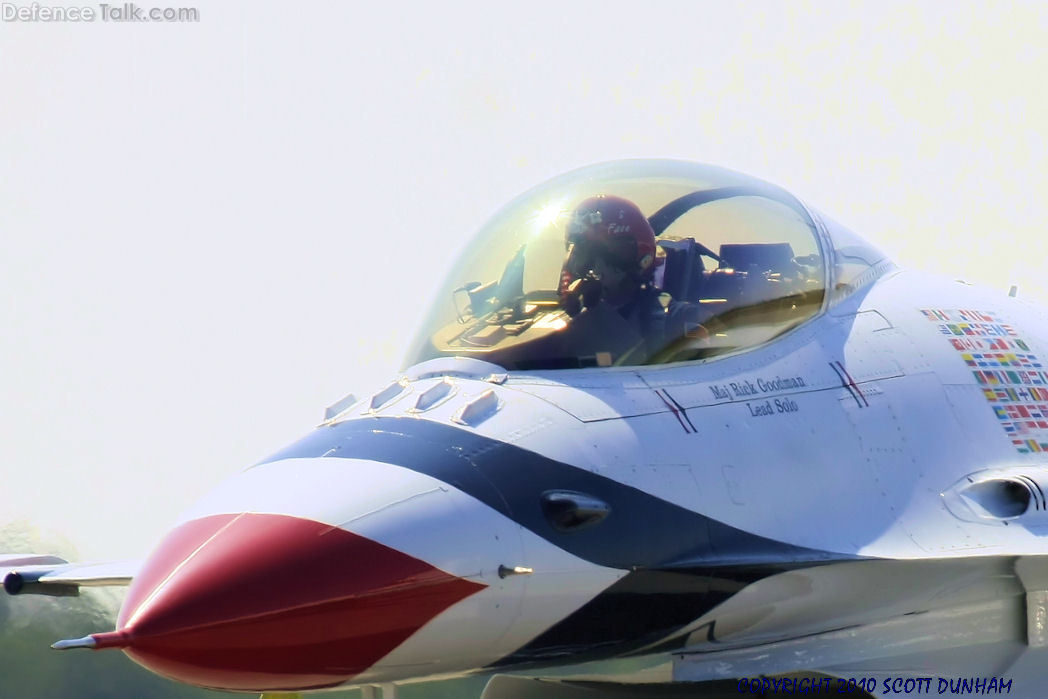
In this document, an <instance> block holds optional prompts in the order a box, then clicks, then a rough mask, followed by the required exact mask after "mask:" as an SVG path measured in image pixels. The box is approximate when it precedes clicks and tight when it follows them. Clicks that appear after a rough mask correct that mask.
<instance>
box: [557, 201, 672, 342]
mask: <svg viewBox="0 0 1048 699" xmlns="http://www.w3.org/2000/svg"><path fill="white" fill-rule="evenodd" d="M565 244H566V246H567V250H568V252H567V257H566V259H565V261H564V267H563V270H562V274H561V297H562V303H563V305H564V308H565V309H566V310H567V312H568V314H569V315H572V316H578V314H579V313H581V311H582V309H583V308H586V309H587V310H588V311H589V310H592V311H594V312H596V311H597V310H598V309H601V308H602V307H603V309H606V308H608V307H610V308H611V309H614V310H615V311H616V312H617V314H618V315H619V316H620V317H621V318H622V319H623V320H624V321H626V322H625V323H624V324H622V326H621V330H613V332H618V334H620V335H621V334H624V333H629V334H631V335H632V336H633V338H635V340H636V342H634V343H633V344H634V345H635V346H634V347H633V348H632V349H631V351H630V354H631V356H630V357H629V359H628V361H629V363H642V362H643V361H645V360H646V359H647V358H649V357H651V356H652V355H654V354H655V353H656V352H658V350H660V349H662V348H663V347H664V346H665V345H666V343H667V342H668V341H669V340H672V339H673V337H675V336H676V335H677V333H675V332H673V331H672V330H671V328H673V327H676V325H677V324H679V322H680V323H682V322H683V321H679V322H678V320H677V319H679V318H682V317H683V316H682V311H683V310H684V309H683V308H682V304H677V303H670V304H669V306H664V305H663V304H662V303H661V302H660V300H659V294H660V292H659V290H658V289H657V288H656V286H655V284H654V281H653V277H654V274H655V269H656V247H655V231H654V230H652V227H651V224H650V223H648V219H647V218H646V217H645V216H644V214H643V213H641V210H640V209H639V208H638V207H637V205H636V204H634V203H633V202H631V201H629V200H628V199H623V198H622V197H617V196H613V195H599V196H595V197H591V198H589V199H586V200H585V201H583V202H582V203H580V204H579V205H578V206H577V207H575V210H574V212H573V213H572V215H571V218H570V220H569V222H568V228H567V231H566V235H565ZM683 305H690V304H683ZM603 309H602V310H603ZM602 327H605V328H608V327H613V326H611V325H609V324H607V323H605V324H603V326H602ZM630 331H632V332H630Z"/></svg>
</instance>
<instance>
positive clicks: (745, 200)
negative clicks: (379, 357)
mask: <svg viewBox="0 0 1048 699" xmlns="http://www.w3.org/2000/svg"><path fill="white" fill-rule="evenodd" d="M594 197H597V198H598V199H594ZM615 207H618V208H615ZM636 209H639V212H640V214H637V213H636ZM631 212H632V213H631ZM645 219H646V221H645ZM652 238H653V240H652ZM829 246H830V245H829V242H828V240H826V239H824V238H823V237H822V236H821V235H820V232H819V228H818V226H817V225H816V223H815V221H814V220H813V219H812V217H811V215H810V214H809V213H808V211H807V210H806V209H805V207H804V206H803V205H801V204H800V202H798V201H797V200H796V199H795V198H794V197H793V196H792V195H790V194H789V193H787V192H785V191H784V190H782V189H780V188H778V187H775V186H773V185H770V184H767V183H765V182H761V181H760V180H756V179H754V178H751V177H748V176H745V175H742V174H739V173H735V172H732V171H730V170H725V169H722V168H717V167H713V166H709V165H700V164H694V163H686V162H680V161H664V160H631V161H619V162H612V163H603V164H599V165H594V166H590V167H587V168H583V169H581V170H576V171H574V172H570V173H568V174H566V175H562V176H560V177H557V178H555V179H553V180H550V181H548V182H546V183H544V184H542V185H539V186H538V187H536V188H534V189H532V190H530V191H528V192H526V193H525V194H523V195H521V196H520V197H518V198H516V199H515V200H513V201H512V202H510V203H509V204H508V205H507V206H506V207H505V208H503V209H502V210H501V211H499V212H498V213H497V214H495V216H494V217H493V218H492V219H491V220H490V221H489V222H488V223H487V224H485V225H484V226H483V227H482V228H481V229H480V231H479V232H478V233H477V235H476V236H475V237H474V238H473V240H472V241H471V242H470V244H469V245H468V246H467V247H466V248H465V250H464V251H463V252H462V254H461V256H460V258H459V260H458V261H457V262H456V263H455V265H454V266H453V267H452V269H451V271H450V273H449V274H448V277H447V279H446V281H445V283H444V285H443V287H442V288H441V289H440V291H439V292H438V293H437V295H436V297H435V299H434V301H433V305H432V307H431V309H430V311H429V314H428V316H427V317H426V320H425V321H424V324H423V326H422V328H421V329H420V331H419V333H418V335H417V336H416V338H415V341H414V342H413V345H412V347H411V348H410V350H409V352H408V355H407V357H406V360H407V362H406V363H407V364H408V365H411V364H416V363H418V362H422V361H425V360H429V359H434V358H437V357H447V356H464V357H474V358H478V359H483V360H486V361H489V362H492V363H494V364H498V365H500V366H503V367H505V368H506V369H508V370H511V371H523V370H529V369H562V368H582V367H593V366H601V367H604V366H635V365H644V364H662V363H670V362H680V361H694V360H705V359H708V358H711V357H716V356H719V355H723V354H726V353H733V352H736V351H740V350H744V349H747V348H751V347H755V346H757V345H761V344H763V343H765V342H767V341H769V340H771V339H772V338H774V337H776V336H777V335H780V334H782V333H784V332H786V331H787V330H789V329H791V328H793V327H795V326H797V325H799V324H800V323H803V322H804V321H805V320H807V319H809V318H811V317H812V316H813V315H815V314H817V313H819V312H820V311H821V309H822V307H823V301H824V298H825V296H826V289H827V280H826V274H827V269H828V268H829V267H830V265H829V264H827V262H826V261H827V258H828V255H829V254H830V253H829V251H827V249H826V248H827V247H829ZM869 257H871V258H872V257H878V255H876V254H873V255H870V256H869Z"/></svg>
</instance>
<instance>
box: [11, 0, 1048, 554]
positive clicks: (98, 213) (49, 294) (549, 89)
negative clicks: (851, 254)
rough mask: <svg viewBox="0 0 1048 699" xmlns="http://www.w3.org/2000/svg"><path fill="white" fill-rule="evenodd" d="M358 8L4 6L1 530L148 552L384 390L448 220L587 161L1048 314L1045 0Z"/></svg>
mask: <svg viewBox="0 0 1048 699" xmlns="http://www.w3.org/2000/svg"><path fill="white" fill-rule="evenodd" d="M190 2H192V0H190ZM15 4H22V5H25V4H26V3H15ZM175 4H177V5H180V6H187V5H189V4H190V3H189V2H179V3H175ZM369 5H372V6H367V7H366V6H364V4H363V3H330V4H310V5H308V6H300V5H295V4H292V3H286V2H284V3H279V4H277V3H262V2H251V3H233V2H221V3H217V2H215V3H210V2H208V3H194V6H195V7H198V8H199V10H200V21H199V22H198V23H192V24H130V23H113V22H101V21H96V22H93V23H77V24H73V23H64V24H63V23H47V24H44V23H12V22H0V295H2V299H3V303H2V304H0V328H2V330H0V380H2V385H3V389H2V392H0V420H2V425H3V427H2V429H0V474H2V476H3V480H2V485H0V521H2V520H7V519H10V518H13V517H28V518H29V519H31V520H32V521H34V522H36V523H39V524H40V525H42V526H45V527H49V528H53V529H56V530H58V531H60V532H63V533H64V534H66V535H67V536H69V537H70V538H71V539H72V540H73V541H74V542H75V543H76V544H77V545H78V546H79V547H80V549H81V552H82V553H83V554H85V555H86V556H88V557H93V558H107V557H124V556H134V555H138V554H140V553H143V552H144V551H145V550H146V549H147V547H148V546H149V545H150V544H151V543H152V542H153V541H154V540H155V539H156V538H157V537H158V536H159V535H160V534H161V533H162V532H163V531H164V529H165V528H166V527H167V525H168V524H169V523H170V522H171V521H172V519H173V518H174V517H175V516H176V515H177V513H178V512H179V511H180V510H182V509H183V508H185V507H187V506H188V505H189V504H190V503H191V501H192V500H193V499H194V498H195V497H196V496H197V495H199V494H200V493H202V492H203V491H204V490H205V489H207V488H208V487H209V486H210V485H212V484H214V483H215V482H216V481H217V480H218V479H219V478H221V477H224V476H225V475H227V474H229V473H231V472H233V471H234V470H236V469H238V468H240V467H243V466H245V465H247V464H249V463H252V462H253V461H255V460H257V459H259V458H261V457H263V456H265V455H266V454H268V453H269V452H271V451H274V450H275V449H276V448H277V447H279V446H281V445H282V444H283V443H285V442H287V441H290V440H291V439H293V438H295V437H296V436H298V435H300V434H302V433H304V432H305V431H307V430H308V429H310V428H311V427H312V426H313V425H314V424H315V423H316V422H317V421H318V420H319V418H320V417H321V414H322V411H323V408H324V406H325V405H327V404H329V403H331V402H334V401H335V400H337V399H338V398H340V397H341V396H342V395H344V394H345V393H347V392H356V393H358V395H359V394H360V393H362V392H363V391H365V390H366V389H367V388H368V387H371V386H374V385H375V384H377V383H381V382H383V381H384V380H386V379H388V378H391V377H392V375H393V372H394V371H395V370H396V367H397V365H398V364H399V359H400V356H401V353H402V350H403V347H404V345H405V344H406V342H407V340H408V338H409V337H410V335H411V333H412V330H413V328H414V325H415V323H416V321H417V318H418V316H419V314H420V313H421V311H422V309H423V308H424V307H425V306H426V304H427V303H428V301H429V296H430V294H431V293H432V290H433V289H434V288H435V287H436V285H437V283H438V282H439V280H440V278H441V276H442V273H443V271H444V270H445V268H446V266H447V264H448V262H449V260H450V259H452V257H453V256H454V254H455V253H456V251H457V250H458V249H459V248H460V246H462V245H463V244H464V242H465V241H466V240H467V239H468V237H469V235H470V234H471V232H472V231H473V230H474V229H475V228H477V227H478V226H479V224H480V223H482V222H483V220H484V219H486V218H487V217H488V215H489V214H490V213H492V212H493V211H494V210H495V209H497V208H498V207H499V206H501V204H503V203H504V202H505V201H506V200H508V199H510V198H511V197H513V196H515V195H516V194H517V193H519V192H521V191H523V190H524V189H526V188H528V187H530V186H532V185H533V184H536V183H538V182H539V181H541V180H544V179H546V178H548V177H550V176H552V175H555V174H557V173H559V172H562V171H565V170H569V169H572V168H575V167H578V166H582V165H585V164H589V163H592V162H595V161H601V160H608V159H614V158H621V157H637V156H659V157H674V158H682V159H689V160H698V161H704V162H711V163H717V164H720V165H724V166H726V167H730V168H734V169H737V170H741V171H744V172H747V173H749V174H753V175H756V176H758V177H762V178H764V179H767V180H770V181H772V182H775V183H777V184H781V185H783V186H785V187H787V188H788V189H791V190H793V191H794V192H795V193H796V194H798V196H800V197H801V198H802V199H804V200H805V201H807V202H808V203H810V204H812V205H813V206H815V207H816V208H819V209H821V210H822V211H824V212H826V213H828V214H830V215H831V216H833V217H835V218H837V219H838V220H840V221H842V222H843V223H845V224H847V225H849V226H851V227H852V228H854V229H855V230H856V231H858V232H860V233H862V234H864V235H866V236H868V237H869V238H871V239H873V240H875V241H876V242H877V243H879V244H880V245H881V246H882V247H883V248H885V249H886V250H888V251H889V252H890V253H891V254H893V255H894V257H895V258H896V259H897V260H898V261H899V262H900V263H902V264H904V265H907V266H911V267H920V268H924V269H928V270H931V271H936V272H940V273H945V274H949V275H952V276H955V277H964V278H967V279H969V280H970V281H976V282H982V283H987V284H990V285H993V286H996V287H998V288H1001V289H1007V287H1008V285H1010V284H1012V283H1017V284H1019V286H1020V290H1021V291H1020V294H1021V295H1023V296H1026V297H1029V298H1042V299H1048V282H1046V281H1045V280H1044V279H1043V276H1044V275H1043V269H1044V265H1045V260H1046V259H1048V258H1046V251H1048V250H1046V248H1048V243H1046V242H1045V240H1046V236H1045V234H1044V232H1043V228H1044V224H1045V221H1046V220H1048V211H1046V208H1048V207H1046V204H1045V196H1044V193H1045V192H1046V191H1048V173H1046V172H1045V169H1044V163H1045V155H1046V147H1045V129H1046V124H1048V96H1046V91H1045V90H1044V76H1045V75H1048V49H1046V48H1045V46H1046V42H1045V37H1046V36H1048V26H1046V25H1048V6H1044V4H1043V3H1028V4H1003V3H988V2H987V3H979V4H964V3H956V2H951V3H942V2H925V3H915V2H914V1H913V0H907V1H906V2H895V3H891V2H877V3H865V4H862V5H849V6H845V5H844V4H843V3H839V2H829V1H827V2H821V3H801V2H795V1H791V2H744V3H736V4H732V3H725V2H720V1H718V2H695V1H689V2H664V3H660V2H652V1H650V0H649V1H647V2H628V3H627V2H614V3H612V2H591V3H561V2H558V3H535V2H527V3H491V2H486V3H475V4H458V3H427V4H425V5H423V4H422V3H419V4H418V6H414V5H412V4H407V5H405V4H404V3H395V4H393V5H392V6H390V7H389V8H388V9H386V8H383V7H378V6H377V5H378V4H377V3H369ZM143 6H144V7H152V6H154V5H152V4H150V3H144V4H143ZM158 6H159V5H158Z"/></svg>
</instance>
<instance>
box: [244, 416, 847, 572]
mask: <svg viewBox="0 0 1048 699" xmlns="http://www.w3.org/2000/svg"><path fill="white" fill-rule="evenodd" d="M320 456H325V457H335V458H347V459H368V460H372V461H379V462H383V463H389V464H394V465H396V466H401V467H403V468H408V469H411V470H413V471H416V472H418V473H423V474H426V475H428V476H431V477H433V478H436V479H437V480H440V481H443V482H444V483H447V484H448V485H450V486H453V487H455V488H457V489H459V490H461V491H463V492H465V493H467V494H469V495H471V496H472V497H474V498H476V499H477V500H480V501H481V502H483V503H484V504H485V505H487V506H488V507H491V508H492V509H494V510H496V511H498V512H500V513H501V514H503V515H505V516H506V517H508V518H510V519H512V520H513V521H515V522H517V523H518V524H520V525H521V526H523V527H525V528H527V529H528V530H530V531H532V532H533V533H535V534H536V535H538V536H540V537H542V538H543V539H546V540H547V541H549V542H550V543H552V544H554V545H556V546H559V547H560V548H562V549H564V550H566V551H568V552H570V553H572V554H574V555H576V556H578V557H579V558H583V559H585V560H587V561H590V562H592V563H595V564H597V565H602V566H607V567H611V568H620V569H627V570H633V569H638V568H639V569H690V570H693V571H694V570H711V569H722V568H724V567H732V568H734V567H737V566H741V567H747V566H754V565H758V566H759V565H771V566H773V567H777V566H781V565H783V564H787V565H789V564H794V565H797V564H808V563H818V562H827V561H832V560H847V559H854V558H857V557H856V556H853V555H847V554H837V553H831V552H826V551H819V550H815V549H810V548H804V547H800V546H794V545H792V544H787V543H783V542H780V541H775V540H773V539H768V538H765V537H762V536H757V535H755V534H750V533H748V532H745V531H743V530H741V529H737V528H735V527H732V526H729V525H727V524H724V523H723V522H719V521H717V520H714V519H711V518H709V517H706V516H705V515H702V514H699V513H697V512H693V511H691V510H688V509H687V508H684V507H681V506H679V505H675V504H673V503H671V502H668V501H666V500H663V499H661V498H658V497H655V496H654V495H651V494H650V493H646V492H644V491H643V490H639V489H637V488H634V487H632V486H628V485H625V484H623V483H620V482H618V481H615V480H612V479H610V478H607V477H605V476H601V475H598V474H596V473H593V472H591V471H587V470H585V469H582V468H578V467H576V466H572V465H570V464H566V463H562V462H559V461H555V460H553V459H549V458H547V457H544V456H542V455H540V454H536V453H535V452H531V451H527V450H526V449H522V448H520V447H517V446H514V445H512V444H507V443H505V442H500V441H497V440H493V439H489V438H487V437H483V436H481V435H477V434H474V433H472V432H469V431H467V430H465V429H460V428H458V427H453V426H451V425H445V424H441V423H437V422H432V421H428V420H419V419H417V418H393V417H371V418H361V419H355V420H348V421H345V422H340V423H337V424H334V425H330V426H323V427H318V428H317V429H316V430H314V431H313V432H312V433H310V434H309V435H307V436H306V437H304V438H303V439H301V440H300V441H298V442H296V443H294V444H292V445H290V446H288V447H287V448H285V449H283V450H281V451H279V452H277V453H276V454H274V455H273V456H271V457H269V458H267V459H265V460H264V461H263V462H261V463H269V462H273V461H278V460H281V459H290V458H303V457H320ZM550 490H569V491H578V492H581V493H586V494H589V495H592V496H594V497H596V498H599V499H600V500H603V501H604V502H606V503H607V504H608V505H610V507H611V512H610V514H609V515H608V516H607V517H606V518H605V519H604V520H603V521H602V522H600V523H599V524H598V525H596V526H593V527H589V528H585V529H580V530H576V531H570V532H563V531H559V530H557V529H555V528H554V527H553V526H552V524H551V523H550V522H549V521H548V520H547V518H546V516H545V515H544V514H543V511H542V506H541V497H542V494H543V493H545V492H547V491H550Z"/></svg>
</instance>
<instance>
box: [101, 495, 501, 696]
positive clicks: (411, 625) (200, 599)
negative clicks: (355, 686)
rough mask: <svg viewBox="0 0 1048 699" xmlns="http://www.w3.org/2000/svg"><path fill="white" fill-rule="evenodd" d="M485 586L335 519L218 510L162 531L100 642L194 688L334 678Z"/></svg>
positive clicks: (320, 682)
mask: <svg viewBox="0 0 1048 699" xmlns="http://www.w3.org/2000/svg"><path fill="white" fill-rule="evenodd" d="M484 587H485V586H484V585H482V584H480V583H477V582H472V581H469V580H464V579H462V578H458V577H455V576H453V575H449V574H448V573H445V572H444V571H441V570H439V569H437V568H435V567H433V566H431V565H429V564H428V563H425V562H424V561H421V560H419V559H417V558H414V557H412V556H409V555H407V554H405V553H402V552H400V551H397V550H395V549H392V548H390V547H388V546H384V545H382V544H379V543H377V542H375V541H372V540H370V539H367V538H365V537H362V536H359V535H357V534H353V533H352V532H348V531H346V530H344V529H340V528H338V527H335V526H331V525H329V524H323V523H321V522H316V521H313V520H308V519H302V518H299V517H291V516H287V515H278V514H256V513H241V514H223V515H212V516H208V517H203V518H200V519H196V520H192V521H190V522H187V523H185V524H183V525H181V526H179V527H178V528H176V529H175V530H174V531H172V532H171V533H170V534H169V535H168V537H167V538H166V539H164V541H163V542H162V543H161V545H160V546H159V547H158V548H157V550H156V551H155V552H154V553H153V555H152V556H151V557H150V558H149V560H148V561H147V562H146V564H145V566H144V567H143V569H142V571H141V572H140V574H139V576H138V577H136V578H135V581H134V583H133V584H132V586H131V588H130V590H129V591H128V595H127V599H126V600H125V602H124V605H123V607H122V609H121V611H120V616H119V618H118V620H117V631H116V632H114V633H112V634H99V635H98V637H99V638H98V640H99V641H105V645H118V646H122V647H124V651H125V652H126V653H127V654H128V655H130V656H131V657H132V658H133V659H134V660H135V661H136V662H138V663H139V664H141V665H143V666H145V667H147V668H149V669H150V670H152V671H154V672H157V673H159V674H162V675H165V676H167V677H171V678H173V679H177V680H180V681H182V682H187V683H190V684H194V685H198V686H203V687H212V688H219V689H229V690H245V691H257V690H262V689H288V690H291V689H310V688H320V687H330V686H334V685H337V684H340V683H343V682H346V681H347V680H349V679H351V678H352V677H353V676H355V675H357V674H359V673H360V672H362V671H364V670H366V669H367V668H368V667H370V666H371V665H372V664H373V663H375V661H377V660H378V659H380V658H381V657H383V656H384V655H386V654H387V653H389V652H390V651H391V650H393V649H394V648H395V647H397V646H398V645H400V644H401V643H402V642H403V641H404V640H406V639H407V638H408V637H409V636H411V635H412V634H413V633H414V632H415V631H417V630H418V629H419V628H421V627H422V626H423V625H424V624H426V622H428V621H429V620H430V619H432V618H433V617H435V616H436V615H437V614H439V613H440V612H442V611H443V610H445V609H447V608H448V607H450V606H451V605H453V604H455V603H456V602H458V601H460V600H462V599H464V598H466V597H468V596H470V595H472V594H474V593H476V592H478V591H480V590H482V589H483V588H484Z"/></svg>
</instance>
